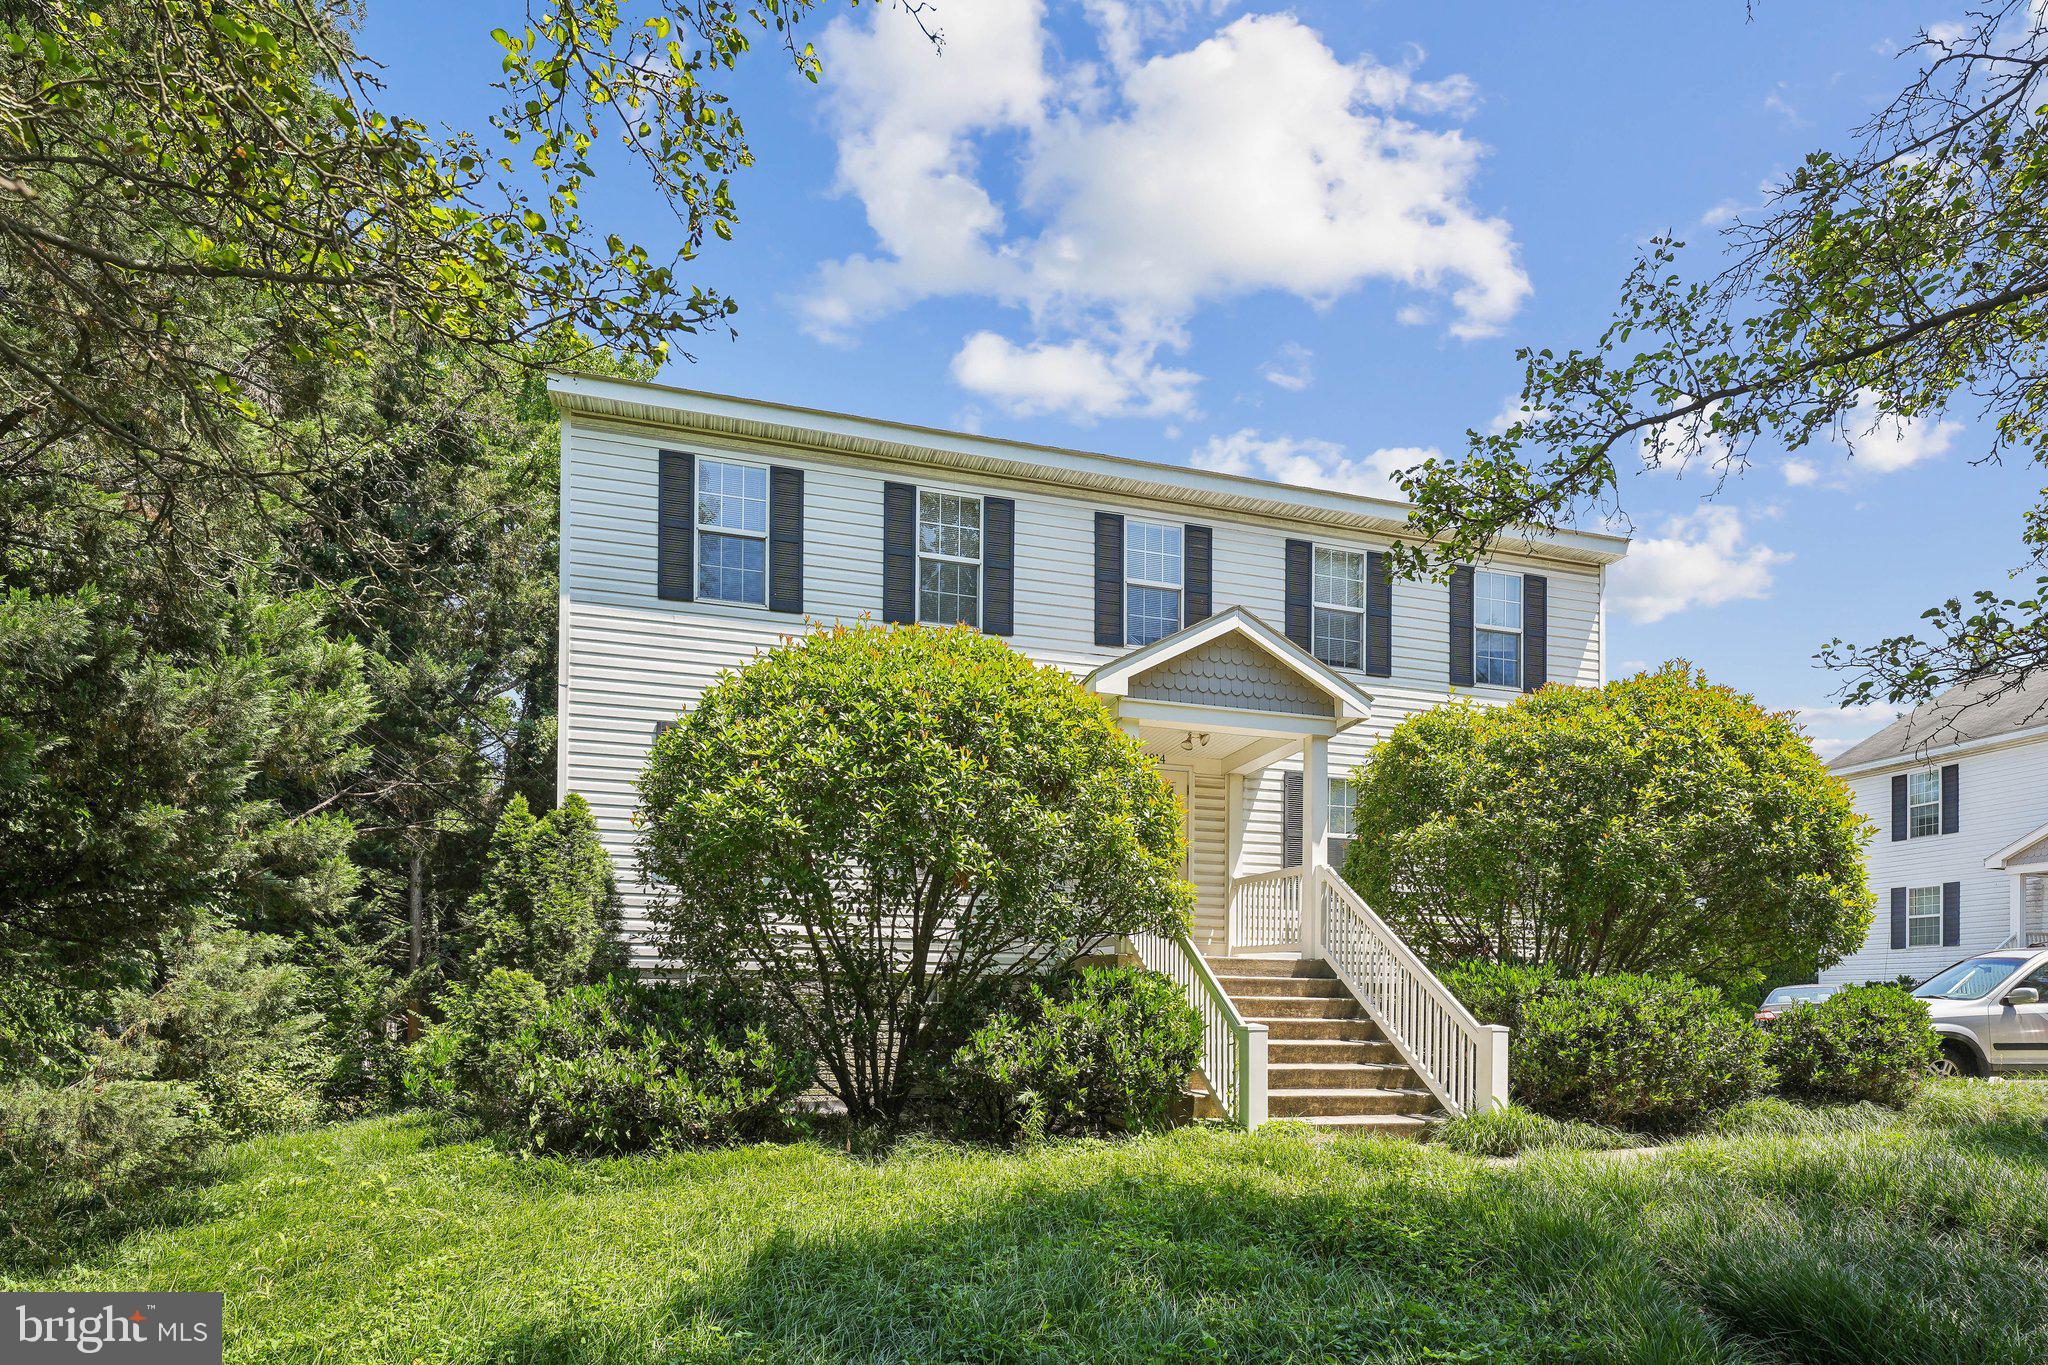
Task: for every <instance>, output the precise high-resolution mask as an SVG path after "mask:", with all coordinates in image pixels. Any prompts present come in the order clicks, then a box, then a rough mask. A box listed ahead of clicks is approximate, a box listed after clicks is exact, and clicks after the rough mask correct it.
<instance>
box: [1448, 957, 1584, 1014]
mask: <svg viewBox="0 0 2048 1365" xmlns="http://www.w3.org/2000/svg"><path fill="white" fill-rule="evenodd" d="M1441 975H1442V977H1443V983H1444V984H1445V985H1446V986H1448V987H1450V989H1451V994H1452V995H1455V996H1457V997H1458V999H1459V1001H1460V1002H1462V1003H1463V1004H1464V1006H1465V1008H1466V1009H1468V1010H1471V1011H1472V1013H1473V1015H1474V1016H1475V1017H1476V1018H1477V1019H1478V1020H1479V1022H1480V1023H1482V1024H1502V1025H1505V1026H1506V1027H1507V1028H1508V1029H1510V1030H1518V1029H1520V1028H1521V1027H1522V1010H1523V1008H1524V1007H1525V1006H1526V1005H1527V1004H1528V1002H1529V1001H1531V1000H1534V999H1535V998H1536V997H1537V996H1539V995H1541V994H1543V993H1544V992H1545V991H1548V990H1550V989H1552V988H1553V987H1555V986H1556V985H1557V983H1558V980H1559V977H1558V974H1557V969H1556V968H1555V967H1548V966H1544V967H1526V966H1521V965H1518V964H1515V963H1509V962H1488V961H1486V960H1485V959H1483V958H1472V959H1470V960H1467V961H1464V962H1455V963H1452V964H1451V965H1450V966H1448V967H1446V968H1444V969H1443V972H1442V974H1441Z"/></svg>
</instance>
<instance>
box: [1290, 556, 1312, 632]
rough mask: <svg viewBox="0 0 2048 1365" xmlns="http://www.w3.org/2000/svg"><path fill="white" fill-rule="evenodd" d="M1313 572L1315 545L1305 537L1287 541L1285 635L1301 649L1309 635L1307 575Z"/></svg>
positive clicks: (1308, 585)
mask: <svg viewBox="0 0 2048 1365" xmlns="http://www.w3.org/2000/svg"><path fill="white" fill-rule="evenodd" d="M1314 572H1315V546H1313V545H1312V544H1310V543H1309V542H1308V541H1306V540H1290V541H1288V542H1287V585H1286V586H1287V598H1286V600H1287V628H1286V635H1287V638H1288V639H1290V640H1292V641H1294V643H1296V644H1298V645H1300V646H1301V647H1302V648H1303V649H1312V648H1314V645H1313V643H1312V642H1311V641H1310V638H1309V617H1310V614H1311V613H1310V611H1309V595H1308V594H1309V587H1310V584H1309V576H1310V575H1311V574H1312V573H1314Z"/></svg>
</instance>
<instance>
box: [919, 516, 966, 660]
mask: <svg viewBox="0 0 2048 1365" xmlns="http://www.w3.org/2000/svg"><path fill="white" fill-rule="evenodd" d="M917 619H918V620H920V621H923V622H925V623H926V624H927V625H934V626H951V625H960V624H966V625H970V626H974V627H976V628H977V629H978V628H979V627H980V625H981V499H980V498H977V497H972V496H970V495H968V494H965V493H942V492H938V491H936V490H933V489H929V488H925V489H920V490H918V494H917Z"/></svg>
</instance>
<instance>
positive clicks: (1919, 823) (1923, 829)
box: [1906, 768, 1941, 839]
mask: <svg viewBox="0 0 2048 1365" xmlns="http://www.w3.org/2000/svg"><path fill="white" fill-rule="evenodd" d="M1939 833H1941V769H1939V768H1929V769H1927V770H1926V771H1924V772H1917V773H1908V774H1906V837H1907V838H1909V839H1924V838H1926V837H1927V836H1928V835H1930V834H1939Z"/></svg>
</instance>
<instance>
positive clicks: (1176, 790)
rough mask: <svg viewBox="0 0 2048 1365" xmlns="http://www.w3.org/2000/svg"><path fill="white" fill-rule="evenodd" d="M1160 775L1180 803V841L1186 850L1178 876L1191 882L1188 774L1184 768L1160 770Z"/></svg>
mask: <svg viewBox="0 0 2048 1365" xmlns="http://www.w3.org/2000/svg"><path fill="white" fill-rule="evenodd" d="M1160 774H1161V776H1163V777H1165V779H1166V785H1167V786H1169V787H1171V788H1173V795H1174V798H1175V799H1176V800H1178V801H1179V802H1180V841H1181V845H1182V846H1183V847H1184V848H1186V849H1187V850H1188V851H1187V853H1186V854H1184V855H1183V856H1182V858H1181V863H1180V875H1181V876H1182V877H1185V878H1187V879H1189V880H1193V878H1194V874H1193V873H1192V872H1191V871H1189V868H1188V859H1189V858H1190V857H1192V856H1193V853H1194V845H1193V843H1192V842H1190V838H1189V836H1190V834H1191V833H1192V831H1190V829H1189V828H1188V798H1189V794H1190V792H1189V787H1190V774H1189V772H1188V770H1187V769H1186V768H1162V769H1160Z"/></svg>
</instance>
